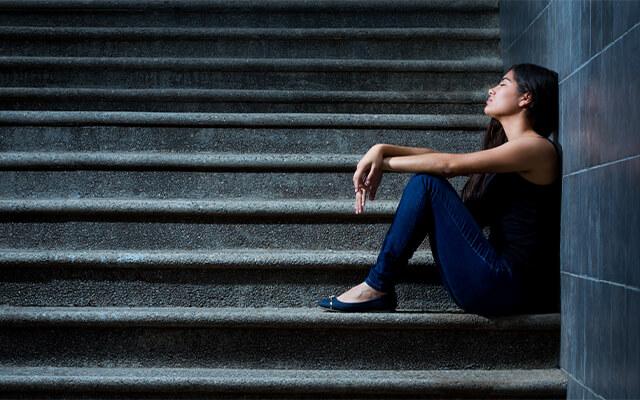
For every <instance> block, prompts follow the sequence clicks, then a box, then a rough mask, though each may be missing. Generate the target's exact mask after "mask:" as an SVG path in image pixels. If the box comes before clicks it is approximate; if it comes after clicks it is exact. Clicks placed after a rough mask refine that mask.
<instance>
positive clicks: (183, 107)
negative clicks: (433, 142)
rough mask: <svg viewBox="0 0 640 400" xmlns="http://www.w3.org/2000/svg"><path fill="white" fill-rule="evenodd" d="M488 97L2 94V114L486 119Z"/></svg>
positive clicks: (44, 91) (188, 91) (127, 91)
mask: <svg viewBox="0 0 640 400" xmlns="http://www.w3.org/2000/svg"><path fill="white" fill-rule="evenodd" d="M487 96H488V95H487V93H486V92H479V91H477V92H470V91H467V92H451V93H446V92H390V91H378V92H362V91H360V92H346V91H310V90H309V91H307V90H300V91H295V90H292V91H287V90H215V89H212V90H206V89H205V90H201V89H96V88H29V87H22V88H20V87H18V88H14V87H9V88H0V109H4V110H48V111H61V110H70V111H88V110H96V111H148V112H212V113H222V112H231V113H267V112H271V113H327V114H331V113H346V114H353V113H364V114H416V113H417V114H480V113H481V112H482V110H483V109H484V106H485V101H486V99H487Z"/></svg>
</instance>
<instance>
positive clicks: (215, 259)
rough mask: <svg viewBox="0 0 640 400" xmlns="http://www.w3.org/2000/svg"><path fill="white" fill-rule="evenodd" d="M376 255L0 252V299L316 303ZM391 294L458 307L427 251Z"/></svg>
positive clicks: (414, 303)
mask: <svg viewBox="0 0 640 400" xmlns="http://www.w3.org/2000/svg"><path fill="white" fill-rule="evenodd" d="M377 256H378V255H377V252H375V251H355V250H343V251H331V250H315V251H312V250H306V249H287V250H281V251H273V250H270V249H222V250H210V251H195V250H190V251H185V250H180V249H170V250H164V251H162V250H140V251H122V250H87V251H67V250H40V251H37V250H28V249H2V251H0V270H1V271H2V273H1V274H0V304H5V305H12V306H100V307H111V306H130V307H144V306H146V307H175V306H178V307H187V306H192V307H193V306H195V307H315V306H316V305H317V302H318V301H319V300H320V299H321V298H322V297H326V296H328V295H330V294H336V295H337V294H340V293H342V292H343V291H345V290H347V289H349V288H350V287H352V286H354V285H356V284H357V283H359V282H362V280H363V279H364V277H365V276H366V274H367V273H368V271H369V268H370V267H371V266H372V265H374V264H375V262H376V258H377ZM396 291H397V293H398V302H399V307H401V308H402V309H411V310H421V311H431V312H461V309H460V308H459V307H458V306H457V305H456V304H455V302H454V301H453V299H452V298H451V297H450V296H449V294H448V292H447V291H446V289H445V288H444V287H443V285H442V282H441V279H440V274H439V271H438V270H437V266H436V265H435V264H434V261H433V257H432V255H431V252H430V251H419V252H416V254H414V256H413V257H412V259H411V260H410V262H409V265H408V267H407V269H406V270H405V273H404V274H403V275H402V276H401V277H400V279H399V283H398V285H396Z"/></svg>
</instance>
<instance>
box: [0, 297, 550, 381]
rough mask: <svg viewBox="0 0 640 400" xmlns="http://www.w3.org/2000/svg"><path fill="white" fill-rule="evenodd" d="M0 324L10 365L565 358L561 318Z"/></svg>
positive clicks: (62, 317) (223, 316)
mask: <svg viewBox="0 0 640 400" xmlns="http://www.w3.org/2000/svg"><path fill="white" fill-rule="evenodd" d="M0 322H2V323H1V326H2V328H1V330H0V339H1V340H0V343H2V348H1V351H0V357H1V360H0V362H1V363H2V365H5V366H10V365H11V366H41V365H49V366H74V367H81V366H85V367H90V366H100V367H105V366H121V367H133V366H141V367H142V366H144V367H195V366H197V367H205V366H208V367H221V368H287V369H296V368H301V369H326V368H341V369H342V368H346V369H368V368H371V369H449V368H453V369H475V368H481V369H509V368H555V367H557V358H558V351H559V346H558V339H559V331H558V328H559V326H558V323H559V315H557V314H540V315H527V316H512V317H502V318H494V319H487V318H482V317H479V316H475V315H468V314H429V313H415V312H410V311H408V312H396V313H356V314H343V313H332V312H326V311H322V310H320V309H308V308H302V309H288V308H277V309H267V308H259V309H252V308H246V307H243V308H232V309H226V308H213V309H198V308H192V307H188V308H166V307H161V308H150V307H143V308H130V307H125V308H121V307H108V308H97V307H88V308H82V307H73V308H69V307H61V308H50V307H42V308H39V307H34V308H30V307H0ZM320 343H321V345H319V344H320ZM415 349H420V350H419V351H415ZM302 354H304V356H301V355H302Z"/></svg>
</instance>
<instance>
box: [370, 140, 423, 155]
mask: <svg viewBox="0 0 640 400" xmlns="http://www.w3.org/2000/svg"><path fill="white" fill-rule="evenodd" d="M376 146H378V147H380V151H381V152H382V155H383V157H398V156H400V157H401V156H415V155H419V154H426V153H434V152H435V150H434V149H430V148H429V147H408V146H397V145H394V144H385V143H380V144H377V145H376Z"/></svg>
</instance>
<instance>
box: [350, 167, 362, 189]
mask: <svg viewBox="0 0 640 400" xmlns="http://www.w3.org/2000/svg"><path fill="white" fill-rule="evenodd" d="M362 175H363V173H362V170H360V169H357V170H356V172H355V173H354V174H353V189H354V191H356V192H357V191H358V190H360V188H361V187H362V182H363V180H364V179H363V176H362Z"/></svg>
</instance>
